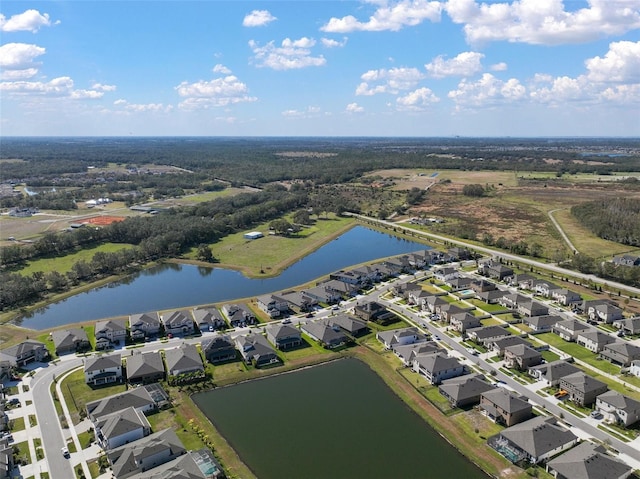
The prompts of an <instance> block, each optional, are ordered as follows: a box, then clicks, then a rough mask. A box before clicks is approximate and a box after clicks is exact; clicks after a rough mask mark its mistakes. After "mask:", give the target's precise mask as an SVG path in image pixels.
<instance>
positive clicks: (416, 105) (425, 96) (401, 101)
mask: <svg viewBox="0 0 640 479" xmlns="http://www.w3.org/2000/svg"><path fill="white" fill-rule="evenodd" d="M439 101H440V99H439V98H438V97H437V96H436V95H435V94H434V93H433V92H432V91H431V90H430V89H429V88H418V89H417V90H414V91H412V92H410V93H408V94H406V95H405V96H400V97H398V98H396V104H397V106H398V109H400V110H414V111H420V110H424V109H426V108H427V107H429V106H430V105H432V104H434V103H438V102H439Z"/></svg>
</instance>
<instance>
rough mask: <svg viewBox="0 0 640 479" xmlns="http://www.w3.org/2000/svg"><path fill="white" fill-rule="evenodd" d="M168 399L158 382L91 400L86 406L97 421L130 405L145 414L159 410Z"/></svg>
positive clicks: (92, 418)
mask: <svg viewBox="0 0 640 479" xmlns="http://www.w3.org/2000/svg"><path fill="white" fill-rule="evenodd" d="M150 388H151V391H153V395H152V394H151V392H150ZM167 401H168V396H167V394H166V393H165V392H164V390H163V389H162V388H160V386H159V385H158V384H157V383H156V384H150V385H148V386H141V387H137V388H133V389H129V390H127V391H125V392H122V393H118V394H113V395H112V396H108V397H106V398H102V399H97V400H95V401H91V402H89V403H87V404H86V405H85V408H86V410H87V415H88V416H89V418H90V419H91V421H92V422H95V421H97V420H98V419H99V418H101V417H102V416H106V415H109V414H112V413H117V412H118V411H122V410H124V409H126V408H129V407H133V408H135V409H136V410H138V411H140V412H142V413H145V414H146V413H150V412H153V411H155V410H157V409H158V407H161V406H162V405H163V404H165V403H166V402H167Z"/></svg>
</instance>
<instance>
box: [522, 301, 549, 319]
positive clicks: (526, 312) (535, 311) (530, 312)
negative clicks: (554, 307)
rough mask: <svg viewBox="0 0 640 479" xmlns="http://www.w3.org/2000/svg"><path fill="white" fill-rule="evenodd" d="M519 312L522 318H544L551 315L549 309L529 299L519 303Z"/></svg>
mask: <svg viewBox="0 0 640 479" xmlns="http://www.w3.org/2000/svg"><path fill="white" fill-rule="evenodd" d="M517 311H518V313H520V314H521V315H522V316H543V315H545V314H549V308H548V307H547V306H546V305H544V304H542V303H541V302H540V301H536V300H534V299H527V301H523V302H521V303H518V307H517Z"/></svg>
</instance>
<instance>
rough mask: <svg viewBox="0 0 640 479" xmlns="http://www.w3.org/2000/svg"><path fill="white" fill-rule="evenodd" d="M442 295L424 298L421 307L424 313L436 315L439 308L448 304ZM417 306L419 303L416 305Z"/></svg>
mask: <svg viewBox="0 0 640 479" xmlns="http://www.w3.org/2000/svg"><path fill="white" fill-rule="evenodd" d="M440 296H441V295H437V294H432V295H429V296H427V297H426V298H422V299H421V300H420V301H421V305H422V310H423V311H429V312H430V313H435V312H436V311H437V310H438V309H439V308H441V307H442V306H443V305H445V304H449V303H447V302H446V301H445V300H444V299H442V298H441V297H440ZM416 304H417V303H416Z"/></svg>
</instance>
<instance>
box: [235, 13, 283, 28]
mask: <svg viewBox="0 0 640 479" xmlns="http://www.w3.org/2000/svg"><path fill="white" fill-rule="evenodd" d="M275 20H277V18H276V17H274V16H273V15H271V13H269V11H268V10H254V11H252V12H251V13H249V14H247V15H246V16H245V17H244V20H242V26H243V27H263V26H265V25H268V24H269V23H271V22H273V21H275Z"/></svg>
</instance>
